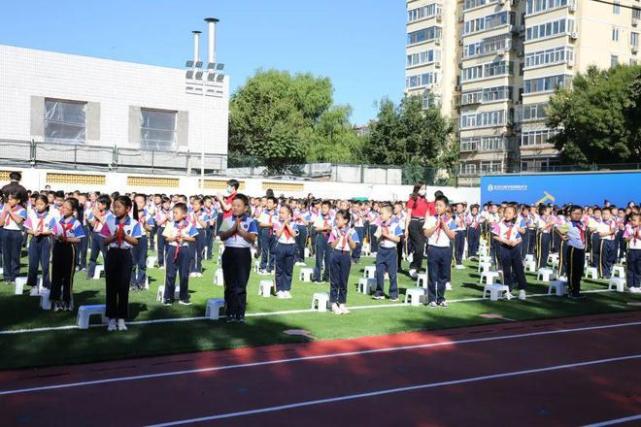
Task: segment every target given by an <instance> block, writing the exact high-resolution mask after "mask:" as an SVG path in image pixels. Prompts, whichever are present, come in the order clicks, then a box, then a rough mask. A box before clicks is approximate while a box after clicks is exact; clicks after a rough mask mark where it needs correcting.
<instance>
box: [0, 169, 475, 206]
mask: <svg viewBox="0 0 641 427" xmlns="http://www.w3.org/2000/svg"><path fill="white" fill-rule="evenodd" d="M8 170H9V169H3V170H1V171H0V172H4V171H8ZM10 170H17V171H21V172H22V184H23V185H24V186H25V187H26V188H28V189H31V190H40V189H43V188H44V187H45V185H47V184H48V183H47V173H48V172H49V173H57V174H60V173H62V174H64V173H70V174H74V173H81V174H87V175H104V176H105V177H106V183H105V185H104V186H102V187H96V186H93V185H91V186H90V185H84V186H83V185H77V184H66V185H58V184H50V185H51V188H52V190H64V191H73V190H80V191H95V190H99V191H105V192H113V191H119V192H121V193H122V192H128V191H139V192H144V193H166V194H171V193H183V194H187V195H191V194H200V193H203V192H202V191H201V190H200V188H199V179H198V177H192V176H166V175H163V176H162V177H168V178H178V179H179V180H180V186H179V188H162V187H128V186H127V174H124V173H116V172H113V173H107V174H99V173H92V172H83V171H69V172H66V171H59V170H47V169H20V168H17V169H10ZM135 176H150V177H156V178H158V175H142V174H135ZM207 179H220V180H222V181H224V180H226V179H227V177H223V176H221V177H208V178H207ZM239 181H243V182H244V184H245V189H244V190H243V192H244V193H246V194H247V195H250V196H261V195H264V194H265V190H263V181H264V180H262V179H239ZM267 181H269V183H270V185H269V186H270V187H272V186H273V185H276V184H279V183H295V184H303V191H299V192H298V191H297V192H291V191H279V190H277V189H275V190H274V193H275V194H276V195H277V196H279V195H281V194H285V195H286V196H294V197H306V196H307V194H308V193H312V194H313V195H314V196H316V197H320V198H332V199H337V198H338V199H351V198H353V197H367V198H369V199H373V200H393V201H396V200H403V201H405V200H407V199H408V197H409V194H410V193H411V191H412V186H411V185H383V184H350V183H341V182H323V181H284V180H283V181H274V180H267ZM4 184H5V182H0V185H4ZM272 184H273V185H272ZM436 190H441V191H443V192H444V193H445V195H446V196H447V197H448V198H449V199H450V201H452V202H458V201H466V202H468V203H470V204H471V203H478V202H479V201H480V199H481V192H480V189H479V188H478V187H471V188H470V187H458V188H457V187H427V195H428V199H431V198H432V195H433V194H434V192H435V191H436ZM204 193H206V194H214V193H216V191H214V190H205V191H204Z"/></svg>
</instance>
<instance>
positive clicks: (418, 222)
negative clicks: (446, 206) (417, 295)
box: [405, 181, 436, 279]
mask: <svg viewBox="0 0 641 427" xmlns="http://www.w3.org/2000/svg"><path fill="white" fill-rule="evenodd" d="M405 207H406V208H407V223H406V224H405V238H406V239H408V241H409V246H410V248H411V252H412V262H411V263H410V272H409V273H410V277H411V278H412V279H416V277H417V276H418V272H419V271H421V268H422V264H423V258H424V256H425V235H424V234H423V225H424V224H425V217H426V216H427V215H434V214H435V212H436V210H435V208H434V202H428V201H427V199H425V183H424V182H420V181H419V182H417V183H416V184H415V185H414V189H413V191H412V194H411V195H410V198H409V200H408V201H407V204H406V205H405Z"/></svg>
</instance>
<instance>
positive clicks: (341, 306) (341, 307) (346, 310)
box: [338, 304, 349, 314]
mask: <svg viewBox="0 0 641 427" xmlns="http://www.w3.org/2000/svg"><path fill="white" fill-rule="evenodd" d="M338 308H340V310H341V313H342V314H349V310H348V309H347V306H346V305H345V304H341V305H339V306H338Z"/></svg>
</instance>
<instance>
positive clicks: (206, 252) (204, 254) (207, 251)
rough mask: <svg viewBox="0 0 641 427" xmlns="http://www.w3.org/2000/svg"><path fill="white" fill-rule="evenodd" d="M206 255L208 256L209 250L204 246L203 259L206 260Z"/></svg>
mask: <svg viewBox="0 0 641 427" xmlns="http://www.w3.org/2000/svg"><path fill="white" fill-rule="evenodd" d="M207 255H209V248H208V247H207V246H205V249H204V250H203V259H207Z"/></svg>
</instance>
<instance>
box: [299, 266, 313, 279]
mask: <svg viewBox="0 0 641 427" xmlns="http://www.w3.org/2000/svg"><path fill="white" fill-rule="evenodd" d="M313 275H314V269H313V268H301V269H300V273H299V278H300V280H301V282H311V281H312V276H313Z"/></svg>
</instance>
